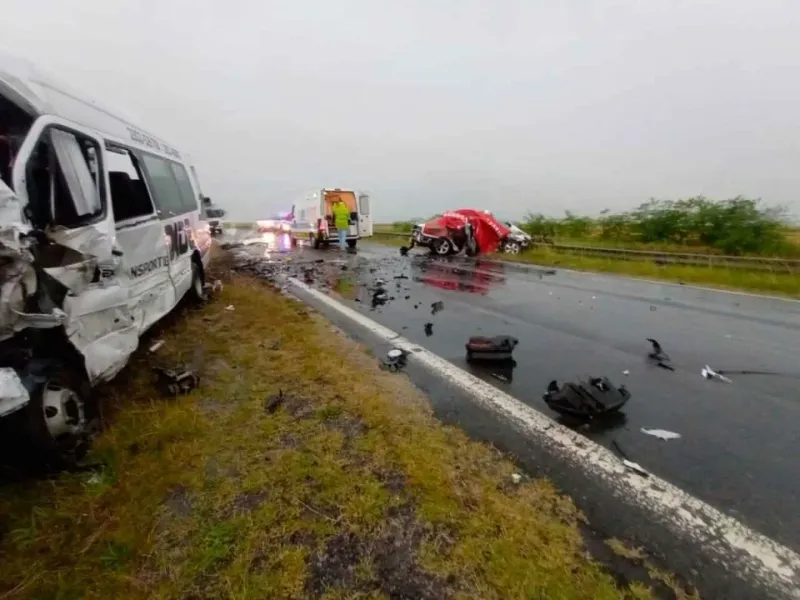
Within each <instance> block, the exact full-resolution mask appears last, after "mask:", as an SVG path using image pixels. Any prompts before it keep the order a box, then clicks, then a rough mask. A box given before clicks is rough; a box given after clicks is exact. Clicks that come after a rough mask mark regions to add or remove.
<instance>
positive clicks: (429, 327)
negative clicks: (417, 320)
mask: <svg viewBox="0 0 800 600" xmlns="http://www.w3.org/2000/svg"><path fill="white" fill-rule="evenodd" d="M425 335H426V336H427V337H430V336H432V335H433V323H425Z"/></svg>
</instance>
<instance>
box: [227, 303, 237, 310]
mask: <svg viewBox="0 0 800 600" xmlns="http://www.w3.org/2000/svg"><path fill="white" fill-rule="evenodd" d="M234 309H235V307H234V306H233V304H228V306H226V307H225V310H229V311H230V310H234Z"/></svg>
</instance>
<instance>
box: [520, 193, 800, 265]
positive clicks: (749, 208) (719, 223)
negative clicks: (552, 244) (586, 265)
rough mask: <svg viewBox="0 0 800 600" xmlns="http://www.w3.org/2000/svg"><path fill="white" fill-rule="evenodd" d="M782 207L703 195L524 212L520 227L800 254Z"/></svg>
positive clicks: (729, 250)
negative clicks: (616, 208)
mask: <svg viewBox="0 0 800 600" xmlns="http://www.w3.org/2000/svg"><path fill="white" fill-rule="evenodd" d="M786 217H787V214H786V211H785V209H783V208H782V207H774V206H772V207H771V206H765V205H764V204H763V203H762V202H761V200H758V199H749V198H744V197H741V196H737V197H736V198H732V199H729V200H722V201H714V200H709V199H708V198H705V197H703V196H697V197H694V198H688V199H685V200H658V199H650V200H649V201H648V202H645V203H643V204H641V205H639V206H638V207H637V208H635V209H634V210H632V211H629V212H623V213H611V212H610V211H608V210H605V211H603V212H602V213H601V214H600V216H599V217H597V218H592V217H587V216H578V215H575V214H574V213H571V212H569V211H567V213H566V215H565V216H564V218H562V219H554V218H549V217H545V216H544V215H542V214H528V216H527V217H526V219H525V221H524V222H523V223H522V225H521V227H522V229H524V230H525V231H526V232H527V233H529V234H531V235H534V236H549V237H555V238H561V239H571V240H584V241H587V242H588V241H591V240H602V241H604V242H612V243H618V244H620V245H622V244H631V243H639V244H651V245H662V246H665V245H670V246H684V247H686V249H687V250H688V251H691V249H692V247H694V248H699V247H703V248H707V249H711V250H714V251H716V252H718V253H721V254H730V255H740V254H761V255H772V256H787V255H800V247H798V245H797V244H795V243H792V241H791V240H790V239H789V233H790V228H789V226H788V223H787V219H786Z"/></svg>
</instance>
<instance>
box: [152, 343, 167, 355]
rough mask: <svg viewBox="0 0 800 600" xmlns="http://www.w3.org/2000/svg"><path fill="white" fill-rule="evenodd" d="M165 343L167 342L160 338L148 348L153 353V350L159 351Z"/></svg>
mask: <svg viewBox="0 0 800 600" xmlns="http://www.w3.org/2000/svg"><path fill="white" fill-rule="evenodd" d="M165 343H166V342H165V341H164V340H158V341H157V342H156V343H155V344H153V345H152V346H150V348H149V349H148V352H151V353H152V352H157V351H158V349H159V348H161V346H163V345H164V344H165Z"/></svg>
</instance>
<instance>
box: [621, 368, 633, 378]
mask: <svg viewBox="0 0 800 600" xmlns="http://www.w3.org/2000/svg"><path fill="white" fill-rule="evenodd" d="M622 374H623V375H625V377H627V376H628V375H630V374H631V372H630V371H628V369H625V370H624V371H623V372H622Z"/></svg>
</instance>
